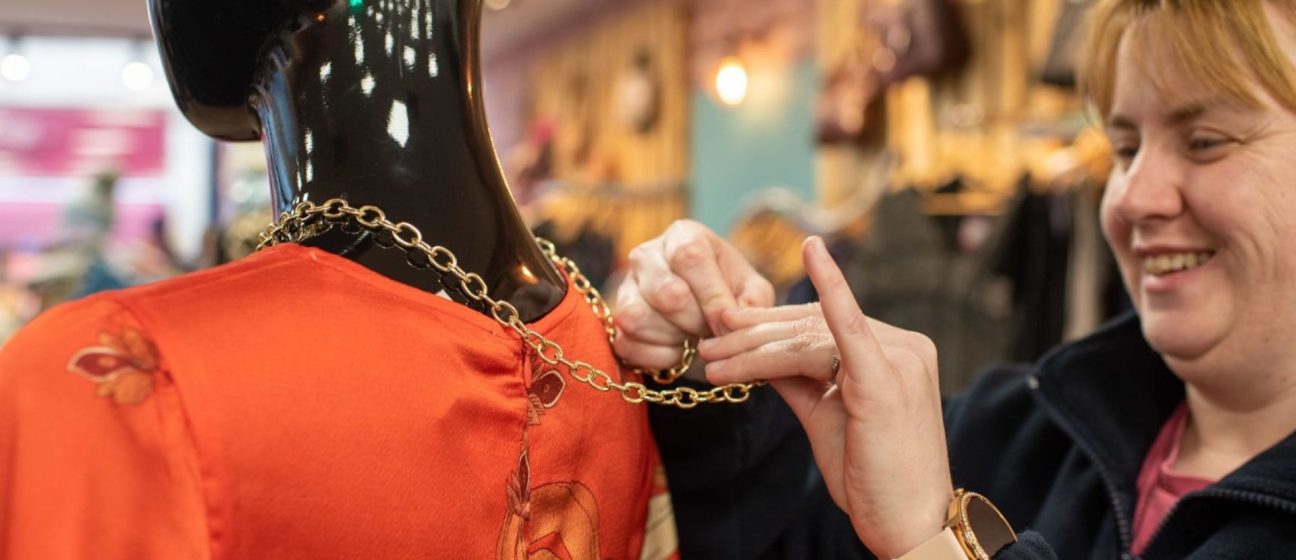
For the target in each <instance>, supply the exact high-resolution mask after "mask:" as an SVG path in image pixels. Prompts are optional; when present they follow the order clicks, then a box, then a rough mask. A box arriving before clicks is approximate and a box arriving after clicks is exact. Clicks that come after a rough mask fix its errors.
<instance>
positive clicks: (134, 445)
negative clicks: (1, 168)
mask: <svg viewBox="0 0 1296 560" xmlns="http://www.w3.org/2000/svg"><path fill="white" fill-rule="evenodd" d="M183 418H184V416H183V414H182V413H181V410H180V407H179V400H178V398H177V396H176V394H175V391H174V388H173V385H172V382H171V376H170V373H169V372H168V371H167V368H166V366H165V360H164V358H163V357H162V356H161V355H159V352H158V349H157V348H156V347H155V346H154V344H153V343H152V342H151V340H150V336H149V333H148V331H147V330H146V329H145V328H144V327H143V326H142V325H141V324H139V322H138V321H136V320H135V319H134V317H133V316H132V315H131V314H130V313H129V311H128V310H127V309H126V308H125V307H123V306H122V305H121V304H119V303H117V302H114V301H113V300H112V299H110V298H108V297H102V296H100V297H92V298H89V299H86V300H81V301H78V302H74V303H71V304H68V305H64V306H61V307H58V308H55V309H53V310H51V311H49V312H47V313H45V314H44V315H42V316H41V317H39V318H37V319H36V320H35V321H33V322H32V323H31V324H29V325H28V326H27V327H26V328H24V329H23V330H21V331H19V333H18V334H17V335H16V336H15V337H14V338H13V339H12V340H10V341H9V342H8V343H7V344H6V345H5V346H4V347H3V348H0V557H3V558H12V559H26V558H33V559H34V558H70V559H75V558H104V559H116V558H122V559H125V558H178V559H187V558H207V557H209V556H210V554H209V548H210V547H209V546H208V534H209V531H208V528H207V526H206V516H205V512H204V507H203V503H202V496H201V493H200V486H199V481H200V474H199V473H200V471H199V469H198V462H197V458H196V453H195V451H194V446H193V442H192V440H191V438H190V436H189V433H188V431H187V430H186V428H185V423H184V420H183Z"/></svg>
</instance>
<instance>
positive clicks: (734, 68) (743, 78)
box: [715, 56, 747, 105]
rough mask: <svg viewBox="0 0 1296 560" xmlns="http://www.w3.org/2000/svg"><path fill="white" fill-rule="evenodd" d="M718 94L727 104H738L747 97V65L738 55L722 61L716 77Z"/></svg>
mask: <svg viewBox="0 0 1296 560" xmlns="http://www.w3.org/2000/svg"><path fill="white" fill-rule="evenodd" d="M715 88H716V95H718V96H720V101H721V102H722V103H724V104H725V105H737V104H739V103H742V102H743V99H746V98H747V67H746V66H744V65H743V63H742V60H739V59H738V57H736V56H729V57H725V59H724V60H722V61H720V69H719V70H717V71H716V77H715Z"/></svg>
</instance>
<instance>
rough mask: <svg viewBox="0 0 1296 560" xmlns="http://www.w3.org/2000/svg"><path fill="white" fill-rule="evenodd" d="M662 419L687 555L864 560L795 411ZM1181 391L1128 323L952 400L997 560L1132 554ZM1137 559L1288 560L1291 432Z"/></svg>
mask: <svg viewBox="0 0 1296 560" xmlns="http://www.w3.org/2000/svg"><path fill="white" fill-rule="evenodd" d="M759 393H760V394H759V396H756V397H754V399H753V402H751V403H749V405H748V406H745V407H716V406H712V407H699V408H697V409H694V410H690V411H674V410H666V409H661V408H660V407H657V408H655V409H654V410H652V412H651V418H652V422H653V428H654V431H655V433H656V436H657V442H658V445H659V446H660V447H661V451H662V456H663V459H664V461H665V464H666V469H667V474H668V476H669V479H670V484H671V494H672V497H673V499H674V502H675V508H676V520H677V523H678V525H679V532H680V540H681V543H680V550H681V556H682V557H683V558H684V560H690V559H696V558H705V559H724V558H743V559H746V558H871V555H870V554H869V552H868V551H867V550H866V549H865V548H864V547H863V546H862V545H861V544H860V543H859V542H858V540H857V539H856V537H855V534H854V530H853V529H852V528H851V525H850V521H849V519H847V517H846V515H845V514H844V513H842V512H841V510H839V509H838V508H837V507H836V505H835V504H833V502H832V500H831V498H830V497H829V496H828V492H827V490H826V488H825V487H824V484H823V481H822V479H821V478H820V475H819V472H818V470H817V468H816V467H815V465H814V462H813V458H812V457H811V454H810V448H809V443H808V442H807V441H806V438H805V434H804V432H802V430H801V428H800V426H799V425H798V424H797V423H796V419H795V417H793V415H792V413H791V411H790V410H789V409H788V408H787V407H786V405H784V404H783V403H782V401H781V400H780V399H779V398H778V396H777V395H776V394H775V393H774V392H773V391H772V390H769V389H764V390H761V391H760V392H759ZM1183 398H1184V388H1183V383H1182V382H1180V381H1179V380H1178V378H1176V377H1175V376H1174V375H1173V374H1172V373H1171V372H1170V371H1169V370H1168V369H1167V368H1166V366H1165V363H1164V362H1163V361H1162V360H1161V358H1160V357H1159V356H1158V355H1157V354H1156V353H1155V352H1153V351H1152V349H1151V348H1150V347H1148V345H1147V342H1146V341H1145V340H1144V338H1143V336H1142V333H1141V332H1140V329H1139V323H1138V320H1137V317H1135V316H1133V315H1132V314H1131V315H1128V316H1125V317H1123V318H1121V319H1119V320H1117V321H1114V322H1113V323H1112V324H1110V325H1108V326H1106V327H1104V328H1103V329H1102V330H1100V331H1099V332H1097V333H1095V334H1094V335H1093V336H1090V337H1088V338H1086V339H1084V340H1081V341H1078V342H1076V343H1073V344H1068V345H1064V346H1062V347H1059V348H1058V349H1056V350H1055V351H1053V352H1052V353H1050V354H1049V355H1048V356H1046V357H1045V358H1043V359H1042V360H1041V361H1040V362H1039V363H1037V364H1035V365H1034V366H1030V367H996V368H992V369H990V370H988V371H987V372H985V373H983V374H982V375H981V376H980V377H979V378H978V380H977V381H976V383H975V384H974V385H973V386H972V387H971V388H969V389H968V390H967V391H966V392H965V393H964V394H962V395H961V396H960V397H959V398H957V399H954V400H950V401H947V403H946V407H945V423H946V434H947V437H948V439H949V451H950V468H951V469H952V474H953V478H954V484H955V485H956V486H958V487H963V488H967V489H969V490H972V491H976V492H980V493H983V494H985V495H986V496H987V497H989V498H990V500H991V501H992V502H994V503H995V504H996V505H997V506H998V507H999V508H1000V509H1001V510H1003V512H1004V515H1005V516H1006V517H1007V518H1008V520H1009V522H1010V523H1012V525H1013V526H1014V527H1015V528H1016V529H1017V530H1018V532H1019V533H1020V540H1019V542H1018V543H1017V544H1015V545H1012V546H1010V547H1008V548H1006V549H1005V550H1004V551H1002V552H1001V553H1000V554H999V555H998V556H996V558H1012V559H1017V558H1020V559H1051V558H1061V559H1071V558H1077V559H1079V558H1084V559H1097V558H1102V559H1109V558H1131V557H1132V556H1130V555H1129V554H1128V552H1129V548H1130V542H1131V539H1132V535H1131V532H1132V524H1133V510H1134V503H1135V501H1136V499H1137V489H1136V486H1135V481H1136V478H1137V476H1138V472H1139V469H1140V467H1141V466H1142V462H1143V457H1144V455H1145V454H1146V452H1147V450H1148V448H1149V447H1151V445H1152V441H1153V440H1154V439H1155V438H1156V435H1157V433H1158V432H1159V431H1160V429H1161V426H1162V424H1163V423H1164V422H1165V420H1166V419H1167V418H1168V417H1169V416H1170V413H1171V412H1172V411H1173V410H1174V409H1175V407H1176V406H1178V405H1179V403H1181V402H1182V401H1183ZM1142 558H1146V559H1148V560H1152V559H1161V558H1194V559H1204V558H1211V559H1217V558H1296V435H1294V436H1289V437H1287V438H1286V439H1284V440H1283V441H1282V442H1281V443H1279V444H1278V445H1276V446H1274V447H1273V448H1271V449H1269V450H1267V451H1265V452H1264V453H1262V454H1260V455H1259V456H1257V457H1256V458H1254V459H1252V460H1251V461H1250V462H1248V463H1247V464H1245V465H1243V466H1242V467H1241V468H1239V469H1238V470H1237V471H1236V472H1234V473H1232V474H1230V475H1228V476H1226V477H1225V478H1224V479H1222V480H1220V481H1219V482H1218V483H1216V484H1214V485H1211V486H1210V487H1208V488H1206V489H1204V490H1202V491H1199V492H1194V493H1192V494H1189V495H1187V496H1185V497H1184V499H1183V500H1182V501H1181V502H1180V503H1179V505H1178V506H1176V507H1175V508H1174V509H1173V510H1172V511H1171V512H1170V513H1169V515H1168V516H1167V517H1166V520H1165V521H1164V522H1163V523H1162V525H1161V527H1160V529H1159V530H1158V531H1157V534H1156V536H1155V537H1153V539H1152V541H1151V543H1150V544H1149V546H1148V548H1147V550H1146V551H1144V554H1143V555H1142Z"/></svg>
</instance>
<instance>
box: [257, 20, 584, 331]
mask: <svg viewBox="0 0 1296 560" xmlns="http://www.w3.org/2000/svg"><path fill="white" fill-rule="evenodd" d="M479 5H480V3H479V1H478V0H418V1H415V2H413V3H401V4H400V5H399V7H394V6H392V5H391V3H365V5H363V6H361V7H357V8H350V4H349V3H337V4H335V5H334V7H333V8H331V9H329V10H328V11H327V12H321V13H318V14H316V15H314V16H311V17H309V18H303V19H305V21H303V22H302V24H301V26H300V28H298V29H296V30H289V31H286V32H284V33H283V34H282V35H281V38H280V40H279V41H278V42H277V44H275V45H273V46H272V47H271V49H270V51H269V52H268V54H266V55H265V58H264V60H265V65H264V66H263V70H262V75H261V77H260V79H259V80H258V83H257V96H256V99H255V100H254V106H255V108H256V112H257V115H258V116H259V118H260V123H261V128H262V131H261V132H262V139H263V142H264V145H265V149H266V156H267V159H268V161H269V165H270V178H271V181H270V182H271V187H272V189H273V193H272V200H273V204H274V206H275V210H276V213H278V212H283V211H285V210H289V209H291V208H292V207H293V205H295V204H296V203H297V202H300V201H302V200H310V201H312V202H316V203H322V202H324V201H325V200H328V199H330V198H334V197H341V198H343V199H346V200H347V201H348V202H349V203H350V204H352V205H353V206H361V205H365V204H371V205H374V206H377V207H379V208H381V209H383V211H384V212H386V214H387V216H388V217H389V218H390V219H391V220H393V221H397V222H409V223H410V224H412V225H414V226H415V227H417V228H418V229H419V230H420V231H421V232H422V233H423V237H424V239H426V240H427V242H428V243H430V244H433V245H442V246H444V247H446V248H448V249H450V251H451V252H453V253H454V254H455V255H456V256H457V257H458V260H459V263H460V266H462V267H463V268H464V269H465V270H467V271H469V272H476V273H477V274H479V275H481V276H482V278H483V279H484V280H485V281H486V285H487V286H488V287H489V289H490V294H491V296H492V297H494V298H496V299H502V300H507V301H510V302H511V303H513V304H514V305H515V306H517V307H518V309H519V311H521V314H522V317H523V319H524V320H534V319H536V318H538V317H540V316H542V315H544V313H546V312H548V311H549V310H550V309H552V308H553V307H554V306H555V305H556V304H557V302H558V301H559V300H560V299H561V298H562V295H563V293H564V292H565V289H566V286H565V284H564V283H563V281H562V279H561V277H560V276H559V275H558V274H557V273H556V272H555V271H554V270H553V268H552V266H551V265H550V264H549V263H548V260H547V259H546V258H545V256H544V255H543V254H541V252H540V251H539V250H538V249H537V247H536V246H535V242H534V239H533V238H532V237H531V234H530V232H529V231H528V230H527V229H526V227H525V225H524V224H523V222H522V220H521V218H520V217H519V216H518V213H517V210H516V208H515V206H514V204H513V200H512V196H511V194H510V193H509V190H508V187H507V184H506V183H505V181H504V178H503V176H502V174H501V172H500V169H499V164H498V161H497V159H496V157H495V152H494V148H493V146H492V144H491V140H490V135H489V132H488V129H487V127H486V120H485V114H484V110H483V105H482V102H481V97H480V91H481V89H480V83H479V82H480V80H479V77H478V62H477V60H476V58H477V49H476V44H477V26H478V21H479V17H480V14H479V13H477V11H478V10H479ZM384 6H388V7H384ZM308 243H310V244H312V245H316V246H318V247H321V248H323V249H325V250H329V251H332V252H335V253H338V254H340V255H343V256H345V257H347V258H350V259H352V260H354V261H356V262H358V263H360V264H361V265H364V266H365V267H367V268H369V269H371V270H374V271H375V272H378V273H379V274H382V275H384V276H387V277H389V278H392V279H394V280H397V281H399V282H402V283H405V284H409V285H412V286H415V287H417V288H420V289H424V290H427V291H431V292H438V291H441V289H442V288H443V283H442V279H441V278H439V276H438V275H437V274H436V273H435V271H433V270H420V269H417V268H414V267H413V266H411V265H409V264H408V263H407V262H406V255H405V254H404V253H403V252H402V251H401V250H399V249H384V248H381V247H378V246H377V245H376V244H375V243H374V242H373V240H372V238H371V237H369V238H366V236H364V235H360V234H349V233H345V232H342V231H340V230H339V229H337V228H334V230H332V231H330V232H329V233H327V234H325V235H321V236H319V237H318V238H315V239H313V240H311V241H309V242H308ZM451 295H452V297H453V296H454V295H455V294H454V293H453V292H451ZM460 299H461V301H462V298H460Z"/></svg>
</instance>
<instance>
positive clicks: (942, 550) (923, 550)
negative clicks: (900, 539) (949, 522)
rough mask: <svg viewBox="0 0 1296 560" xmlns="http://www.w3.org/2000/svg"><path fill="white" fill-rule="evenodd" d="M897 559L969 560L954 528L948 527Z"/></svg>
mask: <svg viewBox="0 0 1296 560" xmlns="http://www.w3.org/2000/svg"><path fill="white" fill-rule="evenodd" d="M896 560H968V555H967V552H965V551H964V550H963V545H962V544H960V543H959V540H958V537H957V536H955V535H954V530H953V529H950V528H948V527H946V528H945V529H944V530H942V531H941V532H939V533H937V534H936V536H934V537H932V538H930V539H927V540H926V541H925V542H923V543H922V544H920V545H918V547H917V548H915V549H913V550H910V551H909V552H906V553H905V554H904V556H901V557H900V558H897V559H896Z"/></svg>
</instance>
